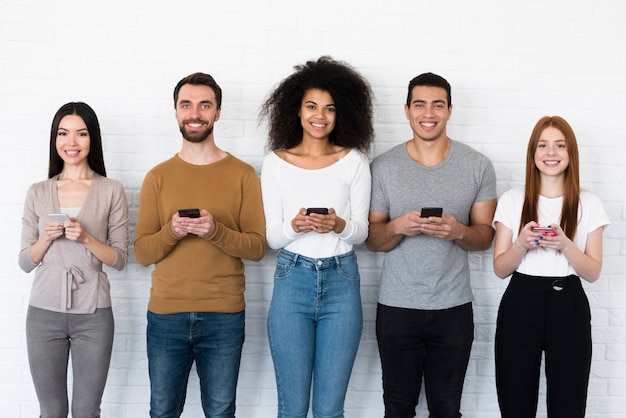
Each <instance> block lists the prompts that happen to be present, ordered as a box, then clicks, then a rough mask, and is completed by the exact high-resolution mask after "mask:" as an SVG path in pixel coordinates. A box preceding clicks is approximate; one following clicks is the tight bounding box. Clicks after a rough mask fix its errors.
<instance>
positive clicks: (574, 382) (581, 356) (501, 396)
mask: <svg viewBox="0 0 626 418" xmlns="http://www.w3.org/2000/svg"><path fill="white" fill-rule="evenodd" d="M542 352H544V353H545V372H546V378H547V410H548V417H550V418H583V417H584V416H585V406H586V400H587V385H588V382H589V371H590V367H591V313H590V309H589V302H588V300H587V296H586V295H585V292H584V290H583V288H582V285H581V283H580V279H579V278H578V277H577V276H573V275H572V276H568V277H535V276H527V275H525V274H521V273H517V272H516V273H514V274H513V277H512V278H511V282H510V283H509V286H508V287H507V290H506V292H505V293H504V296H503V297H502V302H501V303H500V310H499V312H498V322H497V329H496V345H495V354H496V386H497V389H498V402H499V403H500V411H501V412H502V417H504V418H534V417H535V416H536V413H537V401H538V391H539V377H540V369H541V355H542Z"/></svg>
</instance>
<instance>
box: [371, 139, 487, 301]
mask: <svg viewBox="0 0 626 418" xmlns="http://www.w3.org/2000/svg"><path fill="white" fill-rule="evenodd" d="M450 142H451V145H450V153H449V155H448V157H447V158H446V159H445V160H444V161H443V162H442V163H440V164H438V165H436V166H434V167H426V166H423V165H421V164H418V163H416V162H414V161H413V160H411V158H410V157H409V155H408V152H407V150H406V143H402V144H399V145H397V146H395V147H394V148H392V149H390V150H389V151H387V152H386V153H384V154H381V155H379V156H378V157H376V158H375V159H374V161H372V165H371V168H372V200H371V205H370V209H371V210H372V211H374V212H382V213H388V214H389V219H394V218H396V217H398V216H400V215H403V214H405V213H407V212H410V211H414V210H417V211H419V210H421V208H422V207H426V206H440V207H442V208H443V212H444V213H448V214H451V215H452V216H454V217H455V218H456V220H457V221H459V222H461V223H463V224H465V225H467V224H468V223H469V214H470V210H471V207H472V205H473V204H474V203H475V202H482V201H487V200H494V199H496V198H497V194H496V175H495V170H494V169H493V164H492V163H491V161H490V160H489V159H488V158H487V157H485V156H484V155H483V154H481V153H479V152H478V151H476V150H474V149H472V148H470V147H469V146H467V145H465V144H463V143H461V142H458V141H454V140H450ZM469 279H470V277H469V265H468V259H467V251H465V250H464V249H462V248H461V247H460V246H459V245H457V244H456V243H455V242H454V241H445V240H442V239H439V238H435V237H431V236H428V235H417V236H414V237H404V239H403V240H402V241H401V242H400V243H399V244H398V246H396V247H395V248H394V249H392V250H391V251H389V252H387V253H385V258H384V262H383V268H382V279H381V284H380V294H379V299H378V301H379V302H380V303H381V304H383V305H388V306H394V307H400V308H410V309H427V310H436V309H447V308H452V307H455V306H460V305H462V304H465V303H467V302H471V301H472V290H471V287H470V280H469Z"/></svg>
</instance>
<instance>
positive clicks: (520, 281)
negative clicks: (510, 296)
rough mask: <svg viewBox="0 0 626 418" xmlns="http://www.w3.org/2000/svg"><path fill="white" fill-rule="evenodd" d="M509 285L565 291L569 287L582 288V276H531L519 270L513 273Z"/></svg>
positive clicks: (519, 288)
mask: <svg viewBox="0 0 626 418" xmlns="http://www.w3.org/2000/svg"><path fill="white" fill-rule="evenodd" d="M509 286H513V287H514V288H516V289H517V290H521V291H528V292H564V291H566V290H567V289H568V288H572V289H575V288H582V285H581V283H580V277H578V276H576V275H575V274H570V275H569V276H530V275H528V274H523V273H519V272H517V271H516V272H515V273H513V277H511V283H510V284H509Z"/></svg>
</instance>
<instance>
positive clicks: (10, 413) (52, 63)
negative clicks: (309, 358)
mask: <svg viewBox="0 0 626 418" xmlns="http://www.w3.org/2000/svg"><path fill="white" fill-rule="evenodd" d="M625 24H626V6H625V5H624V3H622V2H617V1H610V0H596V1H590V0H586V1H582V0H478V1H465V0H450V1H442V2H428V3H427V2H418V1H413V2H410V1H406V0H405V1H395V0H391V1H380V0H360V1H356V0H348V1H330V0H319V1H314V2H313V1H309V0H302V1H295V2H294V1H290V0H255V1H239V0H228V1H226V0H217V1H206V0H205V1H197V0H193V1H189V2H168V1H163V0H127V1H121V0H105V1H100V2H85V1H79V0H57V1H55V2H50V1H46V0H0V150H1V152H0V187H1V195H2V200H1V201H0V215H1V219H2V226H1V232H2V233H0V265H1V266H2V268H1V269H0V335H1V336H2V338H0V418H26V417H33V416H37V415H38V406H37V401H36V397H35V394H34V390H33V387H32V382H31V379H30V373H29V370H28V360H27V357H26V349H25V338H24V318H25V312H26V308H27V304H28V295H29V289H30V284H31V280H32V274H30V275H27V274H24V273H22V272H21V271H20V270H19V268H18V266H17V252H18V249H19V237H20V217H21V212H22V205H23V201H24V196H25V193H26V190H27V187H28V186H29V185H30V184H31V183H33V182H35V181H39V180H42V179H44V178H45V176H46V173H47V158H48V155H47V149H48V141H49V129H50V128H49V127H50V122H51V120H52V116H53V114H54V112H55V111H56V109H57V108H58V107H59V106H60V105H61V104H63V103H66V102H68V101H71V100H82V101H86V102H88V103H90V104H91V105H92V106H93V107H94V108H95V110H96V112H97V113H98V115H99V118H100V122H101V125H102V129H103V135H104V146H105V159H106V163H107V169H108V172H109V176H110V177H113V178H117V179H119V180H121V181H122V182H123V184H124V186H125V188H126V191H127V194H128V198H129V204H130V205H131V221H132V222H131V223H132V225H131V233H133V232H134V231H133V230H132V229H134V228H132V227H134V224H135V220H136V214H137V202H138V193H139V188H140V186H141V183H142V180H143V177H144V175H145V173H146V172H147V171H148V170H149V169H150V168H151V167H153V166H154V165H155V164H156V163H158V162H160V161H162V160H164V159H166V158H168V157H170V156H172V155H173V154H174V153H175V152H177V151H178V149H179V148H180V143H181V140H180V135H179V133H178V131H177V126H176V122H175V119H174V112H173V105H172V98H171V92H172V89H173V87H174V85H175V84H176V82H177V81H178V80H179V79H180V78H182V77H183V76H185V75H187V74H189V73H191V72H195V71H205V72H209V73H211V74H212V75H214V77H215V78H216V79H217V81H218V82H219V83H220V84H221V86H222V87H223V89H224V103H223V110H222V119H221V120H220V121H219V122H218V123H217V126H216V139H217V142H218V144H219V145H220V146H221V147H222V148H224V149H226V150H228V151H230V152H232V153H233V154H235V155H237V156H238V157H240V158H242V159H244V160H245V161H248V162H249V163H251V164H253V165H254V166H255V167H256V168H257V170H259V169H260V165H261V161H262V158H263V155H264V146H265V128H264V127H263V126H259V124H258V121H257V115H258V110H259V106H260V104H261V103H262V101H263V99H264V98H265V96H266V94H267V93H268V91H269V90H270V89H272V87H274V86H275V85H276V83H278V82H279V81H280V80H281V79H282V78H283V77H285V76H286V75H288V74H290V73H291V70H292V66H293V65H295V64H298V63H301V62H303V61H304V60H306V59H309V58H316V57H318V56H320V55H323V54H330V55H332V56H333V57H335V58H338V59H342V60H346V61H348V62H350V63H351V64H353V65H354V66H356V67H357V68H358V69H359V70H360V71H361V72H362V73H363V74H364V75H365V76H366V77H367V78H368V79H369V80H370V82H371V84H372V86H373V90H374V92H375V94H376V112H375V116H376V143H375V147H374V149H373V151H372V155H371V157H374V156H376V155H378V154H380V153H382V152H383V151H385V150H387V149H389V148H390V147H392V146H393V145H395V144H397V143H399V142H401V141H405V140H407V139H408V138H409V137H410V129H409V127H408V123H407V122H406V119H405V117H404V113H403V108H402V105H403V102H404V100H405V95H406V91H405V90H406V85H407V83H408V81H409V79H411V78H412V77H413V76H415V75H417V74H419V73H421V72H424V71H433V72H436V73H439V74H441V75H443V76H444V77H446V78H447V79H448V80H449V81H450V83H451V84H452V88H453V103H454V112H453V115H452V120H451V122H450V124H449V135H450V136H451V137H453V138H455V139H458V140H461V141H463V142H465V143H467V144H470V145H471V146H473V147H475V148H477V149H478V150H480V151H482V152H484V153H485V154H486V155H487V156H489V157H490V158H491V159H492V160H493V162H494V164H495V166H496V170H497V175H498V191H499V193H502V192H503V191H505V190H506V189H508V188H510V187H513V186H518V185H521V184H522V183H523V176H524V173H523V167H524V155H525V147H526V142H527V140H528V137H529V135H530V131H531V129H532V127H533V125H534V123H535V122H536V121H537V120H538V119H539V118H540V117H541V116H543V115H553V114H559V115H562V116H564V117H565V118H566V119H567V120H568V121H569V122H570V123H571V124H572V126H573V127H574V130H575V131H576V133H577V136H578V140H579V144H580V151H581V164H582V167H581V177H582V184H583V186H584V187H585V188H587V189H590V190H592V191H594V192H595V193H597V194H598V195H599V196H600V197H601V198H602V200H603V201H604V203H605V205H606V209H607V210H608V213H609V216H610V217H611V220H612V225H611V226H610V228H609V229H608V230H607V231H606V233H605V242H604V244H605V248H604V254H605V258H604V270H603V274H602V277H601V279H600V280H599V281H598V282H596V283H595V284H593V285H586V286H585V289H586V291H587V292H588V296H589V299H590V303H591V306H592V312H593V338H594V354H593V366H592V372H591V383H590V387H589V401H588V404H589V406H588V413H587V416H588V417H592V418H607V417H610V418H616V417H622V418H623V417H626V280H624V279H625V278H626V277H625V273H624V271H625V270H626V180H625V176H624V173H625V172H626V138H625V137H626V122H625V121H626V117H625V116H626V45H625V39H626V29H625V27H626V25H625ZM131 238H132V236H131ZM358 252H359V254H358V255H359V261H360V267H361V273H362V294H363V308H364V314H365V328H364V332H363V338H362V341H361V346H360V350H359V355H358V358H357V360H356V364H355V368H354V373H353V375H352V380H351V383H350V389H349V392H348V398H347V401H346V416H347V417H355V418H357V417H358V418H374V417H381V416H382V411H383V408H382V391H381V377H380V364H379V360H378V353H377V348H376V339H375V333H374V318H375V305H376V297H377V291H378V276H379V269H380V265H381V261H382V257H381V255H378V254H374V253H371V252H369V251H367V250H366V249H365V248H364V247H362V248H359V249H358ZM274 255H275V253H273V252H270V253H268V255H267V257H266V258H265V259H264V260H262V261H261V262H258V263H253V262H248V263H246V266H247V272H248V286H247V291H246V299H247V303H248V305H247V306H248V308H247V339H246V344H245V349H244V355H243V364H242V370H241V376H240V384H239V393H238V399H237V401H238V405H237V411H238V417H242V418H249V417H255V418H256V417H260V418H264V417H272V416H275V413H276V407H275V405H276V392H275V388H274V376H273V367H272V361H271V358H270V356H269V349H268V345H267V336H266V331H265V321H266V312H267V308H268V302H269V298H270V295H271V290H272V270H273V263H274ZM471 266H472V274H473V276H472V284H473V289H474V295H475V321H476V339H475V343H474V347H473V352H472V357H471V361H470V364H469V369H468V374H467V380H466V384H465V391H464V397H463V413H464V416H466V417H470V418H491V417H497V416H498V415H499V414H498V408H497V400H496V395H495V386H494V365H493V339H494V331H495V317H496V311H497V306H498V303H499V300H500V298H501V295H502V292H503V291H504V288H505V286H506V283H507V282H506V281H502V280H499V279H497V278H496V277H495V275H494V274H493V271H492V253H491V251H485V252H479V253H473V254H471ZM150 271H151V269H150V268H143V267H141V266H140V265H138V264H137V262H136V261H134V258H133V257H132V256H131V259H130V263H129V265H128V268H126V269H125V270H124V271H122V272H110V279H111V282H112V289H113V290H112V292H113V301H114V313H115V318H116V335H115V346H114V352H113V360H112V365H111V371H110V378H109V381H108V385H107V389H106V392H105V396H104V402H103V406H102V409H103V415H102V416H103V417H107V418H111V417H112V418H135V417H142V416H147V415H148V401H149V387H148V374H147V360H146V354H145V311H146V303H147V298H148V292H149V288H150ZM189 386H190V387H189V391H188V400H187V406H186V409H185V412H184V414H183V416H184V417H200V416H202V412H201V408H200V406H199V394H198V380H197V377H195V376H193V377H192V379H191V381H190V385H189ZM543 393H545V386H543V385H542V394H543ZM422 401H423V397H422ZM427 415H428V414H427V411H426V409H425V405H424V403H423V402H422V403H421V404H420V406H419V407H418V414H417V416H418V417H426V416H427ZM539 416H541V417H545V406H544V405H543V397H542V399H541V401H540V415H539Z"/></svg>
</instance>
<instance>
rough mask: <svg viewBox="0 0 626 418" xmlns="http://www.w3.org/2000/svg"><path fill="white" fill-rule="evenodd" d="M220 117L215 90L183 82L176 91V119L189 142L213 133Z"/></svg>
mask: <svg viewBox="0 0 626 418" xmlns="http://www.w3.org/2000/svg"><path fill="white" fill-rule="evenodd" d="M219 118H220V109H219V108H218V107H217V100H216V99H215V92H214V91H213V89H212V88H211V87H208V86H204V85H193V84H185V85H183V86H182V87H181V89H180V91H179V93H178V102H177V103H176V120H177V121H178V127H179V128H180V132H181V134H182V135H183V138H185V139H186V140H187V141H189V142H194V143H199V142H202V141H204V140H205V139H207V138H208V137H209V136H210V135H211V134H212V133H213V125H214V124H215V122H217V121H218V120H219Z"/></svg>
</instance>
